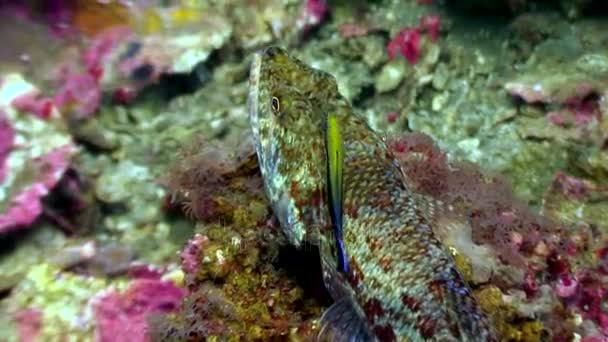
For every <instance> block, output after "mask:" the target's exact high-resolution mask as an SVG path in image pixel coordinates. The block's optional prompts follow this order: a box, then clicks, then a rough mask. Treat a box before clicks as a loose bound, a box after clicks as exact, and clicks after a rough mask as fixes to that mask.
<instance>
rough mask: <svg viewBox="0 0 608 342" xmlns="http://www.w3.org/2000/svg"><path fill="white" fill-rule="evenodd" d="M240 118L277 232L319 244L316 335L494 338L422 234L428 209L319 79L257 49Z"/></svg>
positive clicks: (452, 269) (438, 247)
mask: <svg viewBox="0 0 608 342" xmlns="http://www.w3.org/2000/svg"><path fill="white" fill-rule="evenodd" d="M249 111H250V121H251V126H252V130H253V135H254V141H255V146H256V152H257V155H258V162H259V164H260V169H261V172H262V176H263V178H264V183H265V189H266V193H267V196H268V198H269V200H270V202H271V206H272V208H273V211H274V213H275V215H276V216H277V218H278V220H279V222H280V224H281V227H282V228H283V231H284V233H285V235H286V236H287V237H288V239H289V241H290V242H291V243H292V244H294V245H296V246H300V245H302V244H303V243H304V242H313V243H316V244H318V246H319V252H320V256H321V266H322V270H323V278H324V282H325V286H326V287H327V289H328V291H329V293H330V294H331V295H332V297H333V298H334V300H335V304H334V305H332V306H331V307H330V308H329V309H328V310H327V311H326V312H325V314H324V315H323V317H322V319H321V324H322V328H321V332H320V339H323V340H331V341H374V340H379V341H496V340H497V339H496V337H495V335H494V333H493V331H492V329H491V327H490V324H489V321H488V319H487V318H486V316H485V315H484V313H483V312H482V311H481V310H480V309H479V308H478V306H477V304H476V302H475V299H474V298H473V297H472V294H471V291H470V289H469V287H468V286H467V285H466V283H465V282H464V280H463V278H462V276H461V274H460V273H459V271H458V270H457V269H456V266H455V264H454V261H453V259H452V257H451V256H450V254H449V253H448V252H447V251H446V249H445V247H444V246H442V244H441V242H440V241H439V240H438V239H437V238H436V237H435V235H434V233H433V229H432V228H433V227H432V224H433V222H434V221H433V220H432V218H431V216H432V213H431V212H430V211H431V209H430V208H432V206H430V205H429V203H421V198H422V197H421V196H418V195H417V194H414V193H412V191H411V190H410V189H408V188H407V186H406V183H405V181H404V175H403V173H402V171H401V168H400V166H399V164H398V162H397V161H396V159H395V158H394V156H393V155H392V153H391V152H390V150H389V149H388V148H387V146H386V144H385V142H384V140H383V139H382V137H381V136H380V135H378V134H377V133H375V132H374V131H373V130H372V129H371V128H370V127H369V126H368V125H367V123H366V122H365V120H364V119H363V118H362V117H360V116H359V115H357V114H355V113H354V112H353V111H352V109H351V107H350V105H349V103H348V102H347V101H346V100H345V99H344V98H343V97H342V96H341V95H340V93H339V92H338V89H337V85H336V81H335V79H334V78H333V77H332V76H331V75H329V74H327V73H325V72H322V71H319V70H316V69H313V68H311V67H309V66H307V65H305V64H304V63H302V62H301V61H299V60H298V59H295V58H292V57H290V56H289V55H288V54H287V53H286V52H285V51H284V50H282V49H280V48H276V47H271V48H268V49H265V50H263V51H261V52H259V53H257V54H256V55H255V57H254V61H253V65H252V69H251V74H250V93H249ZM328 118H329V120H330V122H331V120H335V121H334V124H335V125H336V127H338V128H339V133H340V140H339V143H340V144H341V151H342V157H341V158H342V159H341V160H342V166H341V167H340V169H341V175H340V177H341V180H340V182H341V184H342V185H341V189H340V191H341V201H342V204H341V206H340V208H339V210H341V212H342V214H341V218H340V219H341V220H342V223H341V229H340V230H341V231H340V233H341V234H340V236H339V235H337V234H336V230H335V218H334V219H332V216H335V208H334V209H332V206H333V205H334V204H332V203H327V202H328V198H329V201H331V199H332V196H331V194H330V196H327V192H331V191H332V190H336V189H332V187H335V184H334V185H332V182H333V181H334V180H332V179H335V177H336V175H331V174H328V173H331V170H330V167H329V166H328V165H331V160H328V159H330V158H329V157H328V153H327V152H328V151H330V150H331V148H329V149H328V139H327V135H326V134H328V131H327V130H328V129H329V128H330V127H329V126H328ZM340 243H341V244H342V245H341V246H340ZM340 248H342V249H343V250H342V251H340ZM342 252H343V253H342ZM341 253H342V255H344V256H345V257H347V258H348V260H347V261H348V268H347V269H346V270H345V272H340V271H339V270H340V267H339V263H340V261H339V259H340V255H341Z"/></svg>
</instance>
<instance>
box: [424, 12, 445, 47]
mask: <svg viewBox="0 0 608 342" xmlns="http://www.w3.org/2000/svg"><path fill="white" fill-rule="evenodd" d="M440 26H441V18H440V17H439V16H438V15H425V16H423V17H421V18H420V27H421V28H422V29H424V30H426V32H427V33H428V34H429V38H430V39H431V41H433V42H434V41H437V39H439V28H440Z"/></svg>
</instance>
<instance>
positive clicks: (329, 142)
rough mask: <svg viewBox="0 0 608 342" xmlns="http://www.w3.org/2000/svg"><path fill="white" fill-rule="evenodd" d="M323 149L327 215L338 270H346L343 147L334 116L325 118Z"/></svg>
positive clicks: (330, 115)
mask: <svg viewBox="0 0 608 342" xmlns="http://www.w3.org/2000/svg"><path fill="white" fill-rule="evenodd" d="M325 148H326V152H327V188H328V189H327V194H328V196H329V201H328V202H329V213H330V217H331V222H332V224H333V226H334V234H335V237H336V247H337V249H338V270H340V271H342V272H346V271H347V270H348V258H347V257H346V252H345V250H344V241H343V239H342V228H343V222H342V212H343V196H342V195H343V185H342V174H343V167H344V145H343V141H342V133H341V132H340V124H339V122H338V118H337V117H336V115H335V114H332V113H330V114H329V115H328V116H327V126H326V129H325Z"/></svg>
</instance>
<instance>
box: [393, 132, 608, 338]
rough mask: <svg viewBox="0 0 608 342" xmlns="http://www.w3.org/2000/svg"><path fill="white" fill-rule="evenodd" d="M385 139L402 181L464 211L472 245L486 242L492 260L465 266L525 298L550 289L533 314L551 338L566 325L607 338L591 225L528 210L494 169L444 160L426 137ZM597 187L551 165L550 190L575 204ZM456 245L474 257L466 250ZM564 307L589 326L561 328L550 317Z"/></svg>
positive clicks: (599, 244) (601, 273)
mask: <svg viewBox="0 0 608 342" xmlns="http://www.w3.org/2000/svg"><path fill="white" fill-rule="evenodd" d="M387 143H388V145H389V147H390V148H391V150H392V151H393V153H395V155H396V157H397V158H398V159H399V160H400V162H401V166H402V168H403V171H404V174H405V175H406V179H407V181H408V183H409V185H410V186H411V187H412V188H413V189H415V190H416V191H417V192H420V193H423V194H425V195H430V196H432V197H434V198H436V199H439V200H441V201H442V202H443V203H444V204H447V205H449V206H451V209H450V211H454V212H455V213H456V214H458V215H461V217H464V218H465V220H466V222H467V225H470V229H471V233H472V234H471V235H472V242H471V243H470V247H471V248H472V249H474V248H480V247H484V248H485V247H490V248H491V250H492V251H493V253H496V255H497V256H498V259H497V260H495V261H492V260H491V259H488V258H487V257H486V255H485V254H482V255H481V257H482V259H481V260H477V261H476V260H471V264H472V265H485V266H488V267H492V268H493V271H494V274H493V275H492V278H491V281H492V283H493V284H498V285H497V286H498V287H499V288H500V289H501V290H502V291H503V293H508V292H517V291H519V292H521V293H522V294H525V298H526V300H527V301H529V302H530V303H532V302H536V301H540V300H541V299H540V298H542V297H543V293H545V292H546V291H543V289H545V290H547V289H548V290H549V291H550V292H551V296H552V298H554V302H552V304H551V305H552V306H554V310H556V311H555V312H553V315H555V316H547V318H546V319H541V320H542V321H543V324H545V327H546V328H547V329H548V331H550V332H551V333H552V334H554V335H553V339H552V340H553V341H562V339H560V338H561V337H562V336H566V335H568V334H569V335H570V336H571V334H572V332H573V331H577V333H578V334H579V335H580V336H581V337H586V336H587V337H588V336H595V337H597V338H603V339H605V338H607V337H608V311H607V310H606V308H604V307H603V305H602V303H605V302H606V301H607V300H608V284H607V283H606V278H605V274H607V273H608V272H607V271H608V247H606V246H607V245H608V241H604V239H602V238H601V236H599V235H598V234H599V233H598V232H597V229H595V228H593V226H590V225H588V224H586V223H584V222H579V223H578V224H566V223H563V224H558V223H556V222H554V221H553V220H552V217H551V216H541V215H539V214H536V213H535V212H533V211H532V210H531V209H530V208H528V207H527V206H526V205H525V204H524V203H522V202H520V201H518V200H517V199H516V198H515V196H514V195H513V194H512V193H511V191H510V190H509V186H508V184H507V183H506V182H505V181H504V180H503V179H502V178H500V177H499V176H497V175H490V174H487V173H484V172H482V171H481V170H479V169H478V168H477V167H475V166H474V165H471V164H464V163H449V162H448V160H447V158H446V156H445V154H444V153H442V152H441V151H440V150H439V149H438V148H437V147H435V146H434V144H433V141H432V139H431V138H430V137H428V136H425V135H422V134H409V135H406V136H404V137H400V138H390V139H388V141H387ZM598 191H604V190H603V188H600V187H599V186H596V185H594V184H592V183H590V182H587V181H585V180H582V179H578V178H576V177H572V176H568V175H566V174H564V173H562V172H559V173H557V175H556V177H555V179H554V182H553V184H552V188H551V190H550V193H552V194H553V195H554V196H556V195H557V196H561V197H560V198H563V199H564V200H565V201H567V202H575V203H576V202H581V201H583V200H584V199H585V198H589V193H591V192H596V193H597V192H598ZM552 202H553V201H552V200H550V199H549V200H547V201H546V204H545V209H544V213H545V214H547V212H548V211H551V210H552V209H551V208H552V205H553V204H551V203H552ZM439 212H442V210H441V209H440V210H439ZM450 215H453V213H451V212H450V213H448V214H446V216H447V220H455V222H458V219H457V218H452V217H451V216H450ZM459 252H461V253H463V254H465V255H466V256H468V257H471V258H474V257H476V254H474V253H468V252H467V251H460V250H459ZM504 267H506V268H504ZM507 270H509V271H507ZM560 308H561V309H560ZM560 310H561V311H560ZM564 312H567V314H568V315H574V314H578V315H580V317H581V318H582V320H583V321H584V322H585V323H584V324H583V325H581V326H586V327H591V328H589V329H588V330H587V328H584V329H583V330H580V331H579V330H577V329H582V328H576V327H573V326H570V325H568V326H567V327H565V326H564V324H565V323H564V321H558V320H556V319H555V318H551V317H557V316H560V315H563V314H564ZM560 317H561V316H560ZM568 331H569V333H568ZM597 332H599V333H600V334H601V336H598V335H597ZM564 334H566V335H564ZM565 340H566V339H564V341H565ZM589 341H592V339H589Z"/></svg>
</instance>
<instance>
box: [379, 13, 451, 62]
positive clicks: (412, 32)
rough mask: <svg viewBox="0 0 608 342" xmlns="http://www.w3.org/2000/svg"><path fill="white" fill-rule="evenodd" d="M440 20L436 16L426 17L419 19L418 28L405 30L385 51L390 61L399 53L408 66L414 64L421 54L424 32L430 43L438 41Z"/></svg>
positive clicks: (394, 38)
mask: <svg viewBox="0 0 608 342" xmlns="http://www.w3.org/2000/svg"><path fill="white" fill-rule="evenodd" d="M440 25H441V18H440V17H439V16H438V15H426V16H423V17H421V18H420V25H419V26H418V27H409V28H405V29H403V30H401V31H399V33H397V35H396V36H395V37H393V39H391V40H390V41H389V43H388V46H387V50H388V56H389V57H390V59H395V57H396V56H397V54H398V53H400V54H401V55H402V56H403V57H405V59H406V60H407V61H408V62H409V63H410V64H416V63H418V61H419V60H420V56H421V54H422V42H421V34H422V33H423V32H426V33H427V34H428V36H429V39H430V40H431V41H432V42H435V41H437V39H439V28H440Z"/></svg>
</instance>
